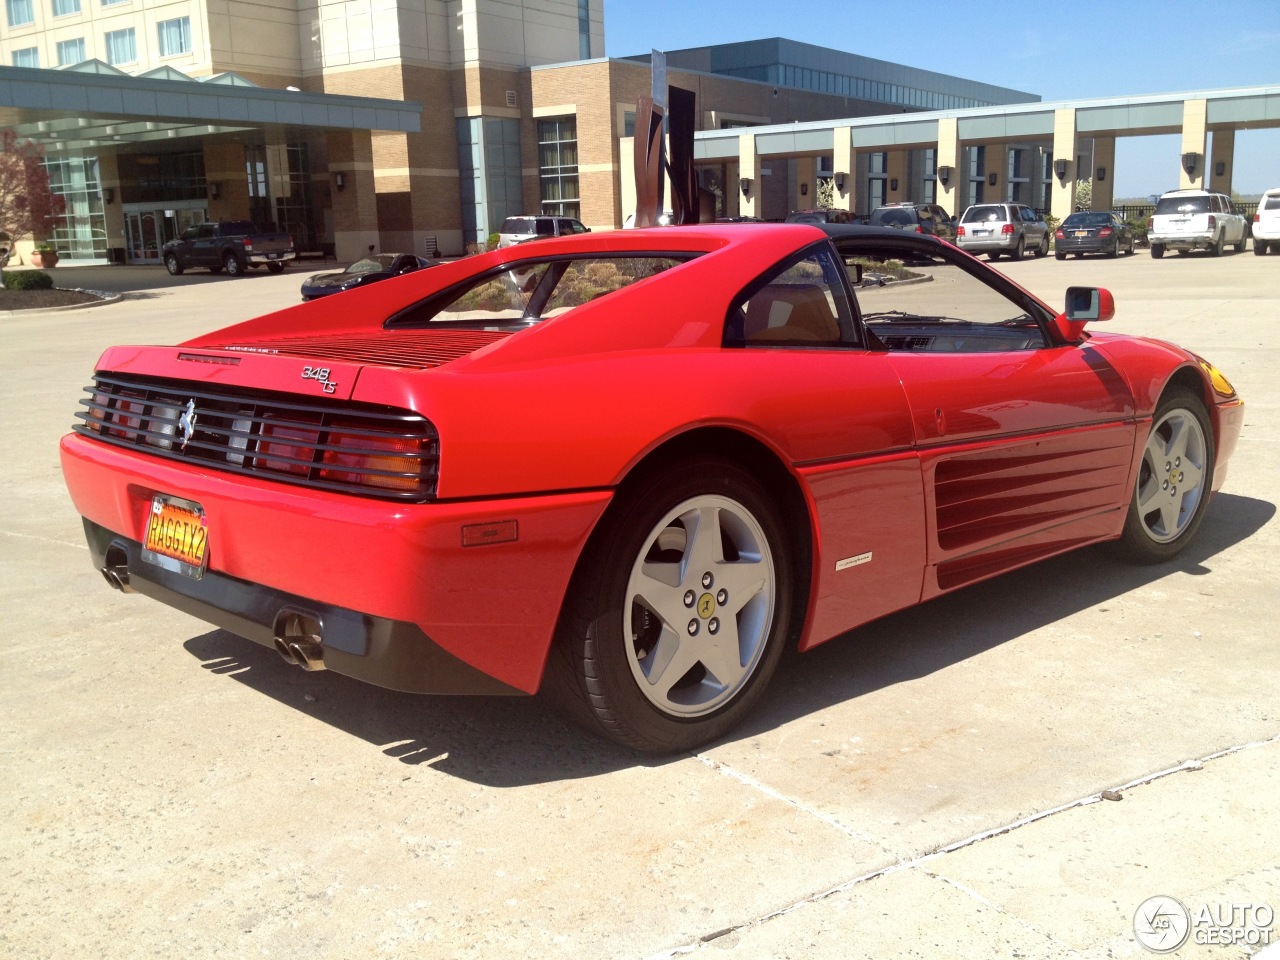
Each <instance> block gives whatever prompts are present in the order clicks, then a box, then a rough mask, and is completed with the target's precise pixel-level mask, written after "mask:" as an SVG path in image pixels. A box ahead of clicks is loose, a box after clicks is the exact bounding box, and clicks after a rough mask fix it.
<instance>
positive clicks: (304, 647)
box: [289, 640, 325, 670]
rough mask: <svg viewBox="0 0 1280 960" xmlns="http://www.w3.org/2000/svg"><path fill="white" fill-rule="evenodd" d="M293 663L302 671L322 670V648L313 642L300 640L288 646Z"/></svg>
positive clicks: (323, 667)
mask: <svg viewBox="0 0 1280 960" xmlns="http://www.w3.org/2000/svg"><path fill="white" fill-rule="evenodd" d="M289 652H290V653H291V654H293V661H294V663H296V664H297V665H298V666H300V667H301V668H302V669H303V670H324V669H325V665H324V647H323V646H322V645H321V644H319V643H317V642H315V641H314V640H301V641H297V642H295V643H291V644H289Z"/></svg>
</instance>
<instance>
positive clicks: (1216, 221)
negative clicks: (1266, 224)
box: [1147, 190, 1249, 258]
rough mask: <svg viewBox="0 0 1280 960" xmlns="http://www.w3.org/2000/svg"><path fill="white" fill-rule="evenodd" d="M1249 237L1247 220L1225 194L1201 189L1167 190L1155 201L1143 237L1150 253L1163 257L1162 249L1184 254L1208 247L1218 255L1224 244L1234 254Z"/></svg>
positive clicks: (1240, 250) (1242, 246) (1220, 253)
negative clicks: (1153, 210) (1149, 223)
mask: <svg viewBox="0 0 1280 960" xmlns="http://www.w3.org/2000/svg"><path fill="white" fill-rule="evenodd" d="M1248 239H1249V223H1248V221H1247V220H1245V218H1244V217H1243V216H1241V215H1240V214H1238V213H1236V212H1235V210H1234V209H1233V208H1232V206H1231V199H1230V198H1229V197H1227V196H1226V195H1225V194H1221V193H1209V192H1208V191H1205V190H1171V191H1170V192H1168V193H1166V194H1164V195H1163V196H1162V197H1161V198H1160V199H1159V201H1157V203H1156V209H1155V212H1154V213H1153V214H1152V215H1151V226H1150V228H1149V229H1148V230H1147V240H1148V241H1149V242H1150V244H1151V256H1153V257H1156V258H1159V257H1163V256H1164V252H1165V250H1166V249H1168V250H1177V251H1178V252H1179V253H1186V252H1187V251H1188V250H1208V251H1209V252H1210V253H1211V254H1213V255H1214V256H1215V257H1220V256H1222V251H1223V249H1224V248H1225V247H1227V246H1228V245H1230V246H1232V247H1234V248H1235V250H1236V252H1237V253H1240V252H1242V251H1243V250H1244V247H1245V243H1246V242H1247V241H1248Z"/></svg>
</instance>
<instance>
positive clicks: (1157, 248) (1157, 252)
mask: <svg viewBox="0 0 1280 960" xmlns="http://www.w3.org/2000/svg"><path fill="white" fill-rule="evenodd" d="M1151 256H1152V257H1153V258H1154V259H1156V260H1159V259H1160V258H1161V257H1163V256H1164V244H1163V243H1153V244H1152V245H1151Z"/></svg>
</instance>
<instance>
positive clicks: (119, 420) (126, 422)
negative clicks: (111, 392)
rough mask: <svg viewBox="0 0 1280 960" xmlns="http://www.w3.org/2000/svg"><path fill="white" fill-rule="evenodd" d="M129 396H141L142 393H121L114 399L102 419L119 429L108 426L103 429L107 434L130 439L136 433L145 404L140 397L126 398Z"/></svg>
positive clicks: (139, 426) (140, 425)
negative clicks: (135, 398)
mask: <svg viewBox="0 0 1280 960" xmlns="http://www.w3.org/2000/svg"><path fill="white" fill-rule="evenodd" d="M130 396H133V397H141V396H142V394H139V393H134V394H121V395H120V396H119V397H118V398H117V399H116V405H115V407H114V408H112V409H111V410H110V411H108V413H107V415H106V417H105V418H104V419H105V420H106V422H107V423H108V424H116V425H118V427H119V429H116V430H113V429H111V427H110V426H108V427H107V429H106V431H105V432H106V435H107V436H109V437H121V438H123V439H126V440H132V439H134V438H135V437H136V436H137V435H138V430H139V429H140V428H141V427H142V414H143V411H145V410H146V408H147V406H146V404H145V403H143V402H142V400H140V399H139V400H130V399H128V397H130ZM135 414H136V416H135Z"/></svg>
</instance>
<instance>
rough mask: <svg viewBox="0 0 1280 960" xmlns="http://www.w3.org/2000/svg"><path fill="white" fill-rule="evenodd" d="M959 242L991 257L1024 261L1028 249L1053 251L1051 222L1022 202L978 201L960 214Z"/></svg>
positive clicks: (1043, 252)
mask: <svg viewBox="0 0 1280 960" xmlns="http://www.w3.org/2000/svg"><path fill="white" fill-rule="evenodd" d="M955 243H956V246H958V247H959V248H960V249H961V250H964V251H967V252H968V253H985V254H986V255H987V258H988V259H989V260H995V259H997V258H998V257H999V256H1000V255H1001V254H1005V255H1006V256H1008V257H1010V258H1011V259H1013V260H1021V259H1022V255H1023V254H1024V253H1026V252H1027V251H1028V250H1030V251H1031V252H1032V253H1034V254H1035V255H1036V256H1037V257H1043V256H1045V255H1046V254H1048V252H1049V225H1048V224H1047V223H1045V222H1044V220H1042V219H1041V218H1040V214H1038V213H1036V211H1035V210H1033V209H1032V208H1031V207H1028V206H1024V205H1023V204H1021V203H975V204H973V205H972V206H970V207H969V208H968V209H966V210H965V212H964V214H963V215H962V216H961V217H960V223H959V225H958V226H957V227H956V240H955Z"/></svg>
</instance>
